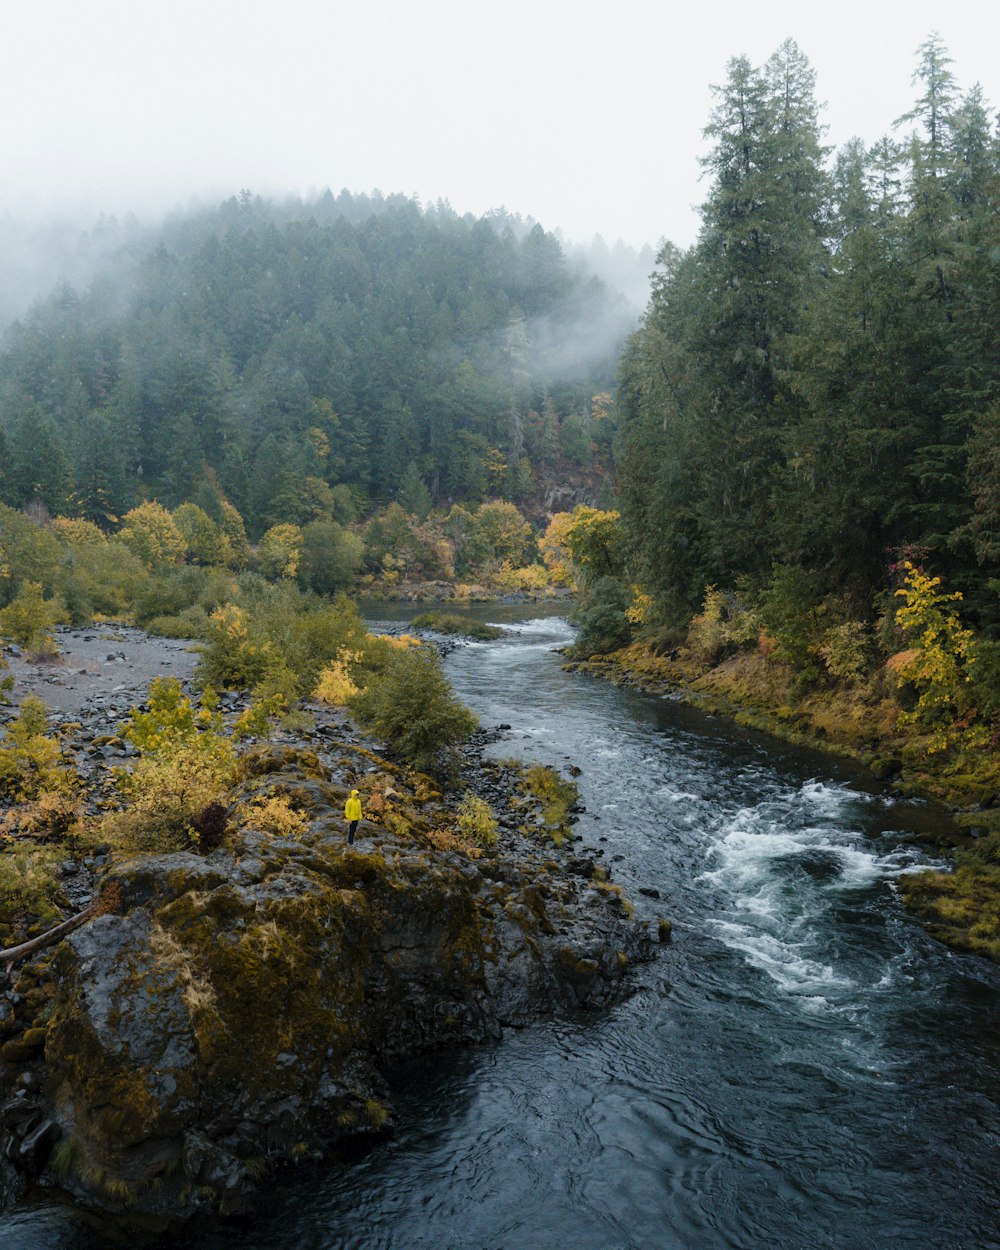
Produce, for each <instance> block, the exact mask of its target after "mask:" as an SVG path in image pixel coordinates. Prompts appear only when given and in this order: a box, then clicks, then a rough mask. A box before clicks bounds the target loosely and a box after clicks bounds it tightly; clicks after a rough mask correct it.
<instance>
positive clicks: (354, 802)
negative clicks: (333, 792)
mask: <svg viewBox="0 0 1000 1250" xmlns="http://www.w3.org/2000/svg"><path fill="white" fill-rule="evenodd" d="M344 819H345V820H360V819H361V800H360V799H359V798H358V792H357V790H352V791H351V797H350V798H349V799H348V800H347V802H346V803H345V804H344Z"/></svg>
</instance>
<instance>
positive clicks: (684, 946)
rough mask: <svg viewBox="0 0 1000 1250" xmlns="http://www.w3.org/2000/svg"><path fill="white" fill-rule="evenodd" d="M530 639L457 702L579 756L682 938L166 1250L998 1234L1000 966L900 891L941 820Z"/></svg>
mask: <svg viewBox="0 0 1000 1250" xmlns="http://www.w3.org/2000/svg"><path fill="white" fill-rule="evenodd" d="M481 615H485V616H486V617H487V618H488V619H499V618H500V616H501V615H502V613H500V612H498V610H497V609H493V610H491V611H489V612H485V613H481ZM516 615H517V614H515V613H507V616H508V617H514V618H516ZM522 615H523V613H522ZM514 628H515V629H516V632H515V633H513V634H512V635H511V637H509V638H507V639H504V640H502V641H499V642H493V643H483V644H470V645H466V646H462V647H459V648H458V649H457V650H455V651H454V652H453V653H452V654H451V655H450V656H449V657H448V659H447V661H446V666H447V669H448V672H449V676H450V677H451V680H452V682H453V684H454V685H455V687H456V689H457V691H458V693H459V695H460V696H461V697H462V698H463V699H464V700H465V701H466V702H467V703H469V704H470V705H471V706H472V707H474V709H475V710H476V711H477V712H478V713H479V715H480V717H481V718H482V721H483V723H484V724H487V725H489V724H496V723H500V722H507V723H509V724H510V725H511V727H512V728H511V730H510V732H509V733H508V734H507V735H506V737H505V739H504V741H503V742H501V743H500V744H498V746H497V748H496V752H497V753H498V754H500V755H523V756H526V757H531V758H534V759H538V760H541V761H543V762H546V763H551V764H554V765H557V766H565V765H567V764H568V763H569V762H573V763H576V764H578V765H579V766H580V767H581V768H582V770H583V772H582V775H581V777H580V778H579V785H580V788H581V794H582V798H583V801H584V802H585V804H586V806H587V809H588V811H587V814H586V815H584V816H582V817H581V820H580V823H579V825H578V826H577V831H578V832H579V833H580V834H581V835H582V838H583V843H582V845H583V846H585V847H588V848H591V849H593V850H596V849H603V850H604V852H605V861H606V862H608V863H609V864H610V866H611V867H612V868H613V870H614V874H615V879H616V880H617V881H618V882H619V883H620V884H621V885H622V886H623V887H624V888H625V891H626V893H627V894H629V895H630V896H631V897H632V898H633V899H634V900H635V902H636V904H637V914H638V915H639V916H641V917H645V918H648V919H650V921H651V922H653V924H654V927H655V921H656V920H657V918H658V917H660V916H661V915H666V916H668V917H670V918H671V919H672V920H673V922H674V934H675V938H674V942H673V943H672V944H671V945H670V946H667V947H664V948H663V952H662V954H661V956H660V957H659V958H658V959H657V961H656V962H655V963H654V964H652V965H649V966H648V967H646V968H644V969H642V970H640V971H639V972H638V974H637V977H636V992H635V994H634V995H633V996H632V997H631V998H630V999H629V1000H628V1001H627V1002H625V1003H624V1004H622V1005H620V1006H619V1007H617V1008H615V1009H614V1010H613V1011H611V1012H610V1013H608V1014H606V1015H598V1016H590V1017H586V1018H581V1019H570V1020H566V1019H562V1020H557V1021H552V1022H548V1023H543V1024H540V1025H536V1026H534V1027H532V1028H529V1029H525V1030H523V1031H521V1032H510V1033H508V1035H507V1036H506V1037H505V1038H504V1040H503V1041H502V1042H501V1043H500V1044H498V1045H497V1046H495V1047H489V1048H483V1049H478V1050H468V1051H463V1052H460V1053H458V1054H456V1055H451V1056H447V1057H446V1058H445V1059H441V1058H440V1057H439V1058H438V1059H436V1060H434V1061H433V1062H431V1063H425V1064H421V1065H414V1066H412V1067H410V1068H409V1069H407V1070H405V1071H403V1072H400V1073H398V1074H397V1075H396V1082H395V1084H396V1090H395V1095H394V1100H395V1102H396V1105H397V1107H398V1109H399V1112H400V1120H401V1123H402V1125H403V1127H402V1128H401V1130H400V1131H399V1132H398V1133H397V1134H396V1135H395V1136H393V1137H392V1138H391V1139H388V1140H386V1141H384V1142H381V1143H379V1144H378V1145H376V1146H375V1147H374V1148H369V1149H368V1150H367V1151H365V1152H362V1153H359V1154H355V1155H352V1156H347V1157H344V1158H341V1159H338V1160H335V1161H334V1162H333V1163H332V1164H331V1165H329V1166H327V1167H325V1168H324V1169H322V1170H320V1171H310V1172H309V1174H308V1175H304V1176H303V1178H302V1179H301V1181H297V1180H295V1179H294V1178H293V1179H292V1180H291V1181H290V1182H289V1183H287V1184H284V1185H283V1186H281V1187H280V1188H276V1189H275V1192H274V1194H273V1195H272V1198H271V1200H270V1201H269V1203H268V1204H267V1206H266V1207H265V1209H264V1210H263V1211H262V1212H261V1213H259V1214H258V1216H257V1218H256V1219H255V1220H254V1221H253V1222H252V1223H250V1224H244V1225H240V1226H238V1227H222V1228H215V1229H208V1230H205V1231H202V1232H199V1233H195V1232H191V1233H188V1234H184V1235H183V1236H182V1237H180V1238H178V1239H176V1240H174V1241H172V1242H171V1243H170V1244H171V1245H175V1246H183V1247H185V1248H188V1247H190V1248H191V1250H221V1248H222V1247H236V1246H239V1247H241V1248H242V1250H277V1248H278V1247H282V1248H283V1250H284V1248H286V1247H290V1248H294V1250H355V1248H356V1250H362V1248H364V1250H723V1248H725V1250H820V1248H824V1247H831V1248H836V1250H991V1248H995V1247H998V1246H1000V1168H998V1146H1000V1029H998V1025H1000V969H997V968H996V967H994V966H992V965H990V964H987V963H986V962H984V961H981V960H978V959H975V958H971V957H965V956H960V955H956V954H953V953H951V952H949V951H948V950H947V949H946V948H944V947H942V946H940V945H939V944H937V943H935V942H934V941H932V940H931V939H930V938H929V937H927V935H926V934H925V933H924V932H923V931H922V930H921V928H920V927H919V926H918V925H917V924H916V923H915V922H914V921H913V920H912V919H910V918H909V917H908V916H907V915H906V914H905V913H904V912H903V911H902V909H901V907H900V906H899V903H898V900H897V897H896V895H895V892H894V889H893V881H894V880H895V878H896V877H898V876H899V874H900V873H903V872H906V871H907V870H909V869H912V868H913V867H915V866H920V865H921V864H926V863H929V862H931V860H930V859H929V857H928V855H927V854H925V853H924V852H923V851H920V850H918V849H916V848H915V846H914V844H913V842H912V841H911V839H910V837H909V835H911V834H912V833H914V832H919V831H931V832H933V830H934V828H935V827H936V826H940V824H941V822H942V821H943V817H942V816H941V815H940V814H938V813H935V812H934V811H933V809H931V808H929V807H927V806H926V805H923V804H921V803H919V802H914V801H908V800H894V799H893V798H892V797H891V796H889V795H888V794H886V793H885V792H884V791H883V790H882V789H881V788H880V787H879V786H877V785H876V784H875V783H874V782H872V781H871V780H870V779H867V780H866V778H865V777H864V776H862V775H861V774H859V773H857V772H855V771H854V770H853V769H852V768H851V767H849V766H848V765H846V764H841V763H838V762H837V761H835V760H831V759H829V758H826V757H824V756H821V755H819V754H816V753H812V752H807V751H803V750H799V749H796V748H792V747H788V746H785V745H783V744H781V743H779V742H776V741H775V740H773V739H770V738H767V737H764V736H763V735H757V734H753V733H750V732H747V731H743V730H741V729H739V728H737V727H735V726H733V725H732V724H730V723H729V722H727V721H724V720H722V719H717V718H711V717H707V716H704V715H702V714H701V713H699V712H697V711H695V710H693V709H691V708H689V707H686V706H684V705H683V704H680V703H678V702H675V701H671V700H665V699H654V698H648V697H645V696H640V695H637V694H634V693H631V692H628V691H625V690H620V689H616V688H614V687H612V686H610V685H607V684H604V683H602V682H599V681H596V680H594V679H592V678H588V677H583V676H580V675H573V674H568V673H564V672H563V671H562V669H561V667H560V665H561V660H560V657H559V656H558V655H556V654H554V650H553V649H554V648H555V647H556V646H558V645H560V644H562V643H564V642H566V641H568V639H569V638H570V636H571V631H570V629H569V627H568V626H567V625H566V624H565V622H564V621H562V620H561V619H559V618H557V617H550V616H539V617H537V618H536V619H532V620H521V621H519V622H517V623H516V624H515V626H514ZM642 887H645V888H651V889H655V890H658V891H659V892H660V895H661V899H660V900H653V899H650V898H648V897H646V896H644V895H641V894H639V893H638V891H639V889H640V888H642ZM107 1244H108V1242H107V1240H106V1238H105V1236H104V1234H102V1233H99V1232H98V1233H94V1232H92V1231H90V1230H88V1229H87V1227H86V1226H85V1225H84V1224H82V1223H81V1222H80V1219H79V1216H77V1215H76V1214H75V1213H74V1212H72V1211H71V1210H68V1209H66V1208H64V1207H59V1206H54V1205H42V1206H38V1205H31V1206H26V1207H23V1208H22V1209H20V1210H18V1211H15V1212H12V1213H8V1214H7V1215H5V1216H2V1217H0V1245H2V1246H3V1248H4V1250H97V1247H101V1248H103V1247H104V1246H106V1245H107Z"/></svg>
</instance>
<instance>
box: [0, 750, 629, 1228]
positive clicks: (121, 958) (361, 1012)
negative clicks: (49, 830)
mask: <svg viewBox="0 0 1000 1250" xmlns="http://www.w3.org/2000/svg"><path fill="white" fill-rule="evenodd" d="M252 771H253V772H254V774H255V775H254V776H253V777H252V778H251V780H250V781H249V782H248V786H249V787H250V788H251V789H253V788H255V789H256V790H257V791H261V790H264V791H266V792H268V793H281V794H283V795H285V796H286V797H289V798H291V799H292V800H293V801H295V802H296V803H297V804H299V805H300V806H301V807H303V808H304V809H305V810H307V811H309V812H310V814H311V815H312V817H313V819H312V822H311V824H310V827H309V830H308V832H306V833H304V834H302V835H301V836H300V837H299V838H298V839H295V840H293V839H289V838H281V837H275V836H273V835H270V834H267V833H263V832H260V831H259V830H255V829H253V828H244V829H242V830H239V831H238V832H237V833H236V834H235V835H234V836H233V838H232V839H231V844H230V849H220V850H216V851H214V852H212V853H211V854H209V855H207V856H204V857H202V856H200V855H195V854H189V853H183V854H172V855H164V856H145V857H141V858H138V859H135V860H133V861H131V862H127V863H125V864H123V865H120V866H118V867H117V868H115V869H114V870H113V872H112V874H111V876H110V884H111V885H112V887H113V888H114V890H115V891H116V892H119V891H120V905H119V906H118V907H117V908H116V910H115V912H113V913H110V914H106V915H102V916H100V917H98V918H97V919H96V920H94V921H93V922H91V923H90V924H88V925H86V926H85V927H84V928H82V929H79V930H78V931H77V932H75V933H74V934H72V935H71V936H70V937H69V938H67V939H66V940H65V941H64V942H63V943H62V944H61V945H60V946H59V947H58V949H57V951H56V954H55V956H54V958H53V960H52V964H51V967H50V969H49V970H48V984H49V985H50V987H51V993H52V998H51V1004H50V1007H49V1009H48V1012H47V1014H48V1016H49V1018H48V1021H47V1023H46V1025H45V1031H44V1035H43V1037H44V1060H43V1061H41V1062H40V1063H38V1064H37V1066H36V1067H37V1075H36V1077H35V1078H34V1079H32V1080H29V1081H26V1082H22V1089H21V1091H20V1092H19V1094H18V1096H17V1097H15V1098H13V1099H12V1100H10V1102H9V1103H8V1105H7V1107H6V1108H5V1109H4V1111H3V1112H0V1120H2V1121H3V1123H4V1124H5V1125H6V1128H7V1133H8V1143H9V1144H8V1155H9V1157H17V1155H18V1152H19V1151H21V1152H22V1153H23V1151H24V1145H25V1141H26V1139H27V1138H28V1136H29V1133H38V1131H39V1130H40V1129H41V1130H43V1131H44V1134H45V1136H44V1140H42V1141H41V1142H40V1144H37V1145H36V1147H35V1148H34V1154H33V1155H32V1157H31V1159H30V1160H28V1159H26V1158H23V1159H21V1162H22V1163H23V1164H24V1165H25V1166H28V1167H29V1169H30V1170H35V1171H38V1170H39V1169H43V1171H42V1179H43V1181H48V1182H51V1183H56V1184H60V1185H61V1186H62V1187H63V1188H65V1189H67V1190H68V1191H69V1192H70V1193H71V1194H73V1195H74V1197H76V1198H77V1200H79V1201H81V1202H84V1203H87V1204H90V1205H94V1206H97V1207H100V1208H102V1209H104V1210H112V1211H115V1210H118V1211H122V1212H126V1211H127V1212H130V1213H132V1214H142V1215H144V1216H145V1217H147V1218H151V1219H153V1220H167V1219H174V1218H177V1217H182V1218H183V1217H185V1216H188V1215H191V1214H194V1213H195V1212H197V1211H199V1210H216V1211H217V1210H222V1211H227V1210H228V1211H232V1210H236V1209H239V1207H240V1206H242V1205H244V1204H246V1203H247V1202H248V1201H249V1200H250V1199H251V1198H252V1196H253V1194H254V1192H255V1190H256V1189H257V1188H258V1185H259V1183H260V1180H261V1178H262V1177H263V1176H264V1175H265V1173H266V1172H267V1171H268V1169H269V1168H270V1167H271V1166H272V1165H273V1164H278V1163H281V1162H284V1161H290V1160H296V1159H300V1158H303V1157H319V1156H320V1155H321V1154H322V1153H323V1152H324V1151H325V1150H326V1149H327V1148H328V1147H329V1145H330V1144H331V1143H332V1142H334V1141H336V1140H337V1139H338V1138H344V1137H347V1136H352V1135H357V1134H364V1133H372V1132H377V1131H380V1130H382V1129H383V1128H384V1127H385V1126H386V1125H387V1123H391V1117H392V1108H391V1106H390V1105H389V1102H388V1100H387V1087H386V1082H385V1079H384V1072H385V1070H386V1067H387V1065H388V1064H390V1063H391V1062H393V1061H395V1060H398V1059H401V1058H405V1057H410V1056H413V1055H416V1054H418V1053H421V1052H427V1051H429V1050H437V1049H442V1050H444V1049H446V1048H448V1047H451V1046H454V1045H456V1044H467V1043H475V1042H484V1041H489V1040H493V1039H496V1038H497V1037H498V1036H499V1035H500V1033H501V1030H502V1028H503V1026H504V1025H506V1024H514V1025H521V1024H525V1023H527V1022H529V1021H531V1020H532V1019H535V1018H537V1017H538V1016H540V1015H542V1014H546V1013H549V1012H552V1011H559V1010H565V1009H578V1008H588V1007H602V1006H605V1005H607V1004H609V1003H611V1002H613V1001H614V1000H615V999H616V998H618V997H619V996H620V995H621V994H622V993H623V992H624V991H625V989H626V978H627V973H628V970H629V968H630V967H631V966H632V965H633V964H634V963H635V962H636V961H639V960H642V959H646V958H648V957H649V955H650V953H651V944H650V940H649V938H648V936H647V934H646V932H645V930H644V928H643V927H641V926H639V925H637V924H635V923H634V922H632V921H631V920H630V919H628V917H627V915H626V914H625V913H626V910H627V908H626V906H625V905H624V904H623V903H622V901H621V899H620V897H619V896H618V895H617V894H616V893H615V892H614V890H613V889H610V888H609V887H608V886H607V885H606V884H604V883H602V882H601V881H599V880H595V879H593V873H592V869H593V865H592V863H590V862H589V861H586V860H571V859H568V858H565V857H562V858H559V857H557V856H556V854H555V852H553V851H552V849H551V847H549V848H547V849H546V848H545V847H543V846H542V845H541V844H539V843H538V842H537V841H532V840H531V839H530V838H528V837H522V836H520V835H515V834H513V833H512V832H511V833H508V834H506V835H505V837H504V839H503V850H502V851H499V852H497V853H487V854H484V855H482V856H481V857H479V858H472V857H469V856H468V855H466V854H464V853H462V852H461V851H459V850H447V849H446V850H442V849H439V847H438V846H435V845H433V843H432V840H430V839H429V838H428V837H427V836H426V831H427V830H428V829H429V828H430V826H431V825H432V824H433V812H432V811H429V810H426V809H427V808H428V803H425V804H424V810H423V812H422V814H421V805H420V802H419V801H418V799H417V797H416V795H415V793H414V792H413V791H412V790H411V791H409V792H406V793H405V794H402V795H401V794H400V790H401V789H403V788H404V784H403V782H402V781H401V780H400V779H399V777H396V778H395V779H394V784H395V785H396V787H398V789H396V790H395V791H392V792H391V793H392V794H394V795H395V798H396V800H397V810H396V818H395V820H392V821H389V820H386V821H385V822H384V823H382V824H380V825H378V826H376V825H372V824H369V823H367V822H363V823H362V826H361V829H360V831H359V833H360V837H359V844H358V846H357V847H354V848H352V847H348V846H346V845H345V843H344V839H343V829H342V821H340V820H339V805H340V804H341V803H342V798H341V794H342V791H341V790H340V789H339V788H338V787H336V786H333V785H331V784H330V781H329V774H328V773H325V770H324V768H323V767H322V766H318V761H317V760H316V757H315V756H309V755H308V754H307V753H304V752H298V753H296V752H286V753H285V754H284V755H282V754H281V752H278V753H277V754H273V753H272V754H271V755H270V756H268V755H267V753H266V752H265V753H264V754H262V755H261V756H259V757H258V759H257V761H256V765H255V768H254V769H253V770H252ZM433 797H434V798H437V799H439V798H440V796H433ZM429 806H430V807H433V803H432V802H431V803H430V804H429ZM401 812H405V813H406V814H407V816H408V819H406V820H404V817H403V815H401V814H400V813H401ZM390 825H392V826H395V827H396V828H397V832H391V831H390V828H389V827H387V826H390ZM404 825H405V826H406V827H405V828H404ZM106 888H107V887H106ZM35 1053H36V1054H37V1053H38V1048H37V1047H36V1051H35ZM25 1087H26V1088H25ZM29 1113H30V1114H29ZM57 1140H58V1144H55V1143H56V1141H57ZM53 1146H54V1149H53ZM46 1158H47V1160H48V1162H47V1163H45V1160H46Z"/></svg>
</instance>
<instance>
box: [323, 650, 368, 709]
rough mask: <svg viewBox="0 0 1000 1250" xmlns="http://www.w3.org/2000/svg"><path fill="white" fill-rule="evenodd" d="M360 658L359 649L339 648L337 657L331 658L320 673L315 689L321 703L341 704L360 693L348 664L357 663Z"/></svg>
mask: <svg viewBox="0 0 1000 1250" xmlns="http://www.w3.org/2000/svg"><path fill="white" fill-rule="evenodd" d="M360 659H361V652H360V651H344V650H341V651H340V652H339V653H338V655H337V658H336V659H335V660H331V662H330V663H329V664H328V665H327V666H326V668H324V669H323V671H322V672H321V673H320V677H319V684H318V685H317V686H316V691H315V696H316V698H317V699H319V701H320V702H321V703H332V704H334V705H335V706H341V705H343V704H346V703H349V702H350V701H351V699H353V698H354V696H355V695H357V694H360V687H358V686H357V685H356V684H355V682H354V681H353V679H352V678H351V675H350V671H349V665H351V664H357V663H358V662H359V661H360Z"/></svg>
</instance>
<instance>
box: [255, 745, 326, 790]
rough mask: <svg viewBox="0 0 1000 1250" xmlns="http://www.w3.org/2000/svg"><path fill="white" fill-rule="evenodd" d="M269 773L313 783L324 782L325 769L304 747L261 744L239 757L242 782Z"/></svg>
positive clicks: (313, 754) (312, 753) (314, 755)
mask: <svg viewBox="0 0 1000 1250" xmlns="http://www.w3.org/2000/svg"><path fill="white" fill-rule="evenodd" d="M270 773H290V774H298V775H299V776H301V777H308V778H311V779H313V780H315V781H325V780H326V769H325V768H324V767H323V765H322V764H321V763H320V762H319V757H318V756H317V755H316V752H315V751H309V750H306V749H305V748H304V747H294V746H276V745H274V744H270V743H261V744H260V745H258V746H254V747H251V748H250V749H249V750H248V751H246V752H244V753H243V754H242V755H241V756H240V761H239V775H240V778H241V779H242V780H244V781H247V780H249V779H250V778H251V777H264V776H267V775H268V774H270Z"/></svg>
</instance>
